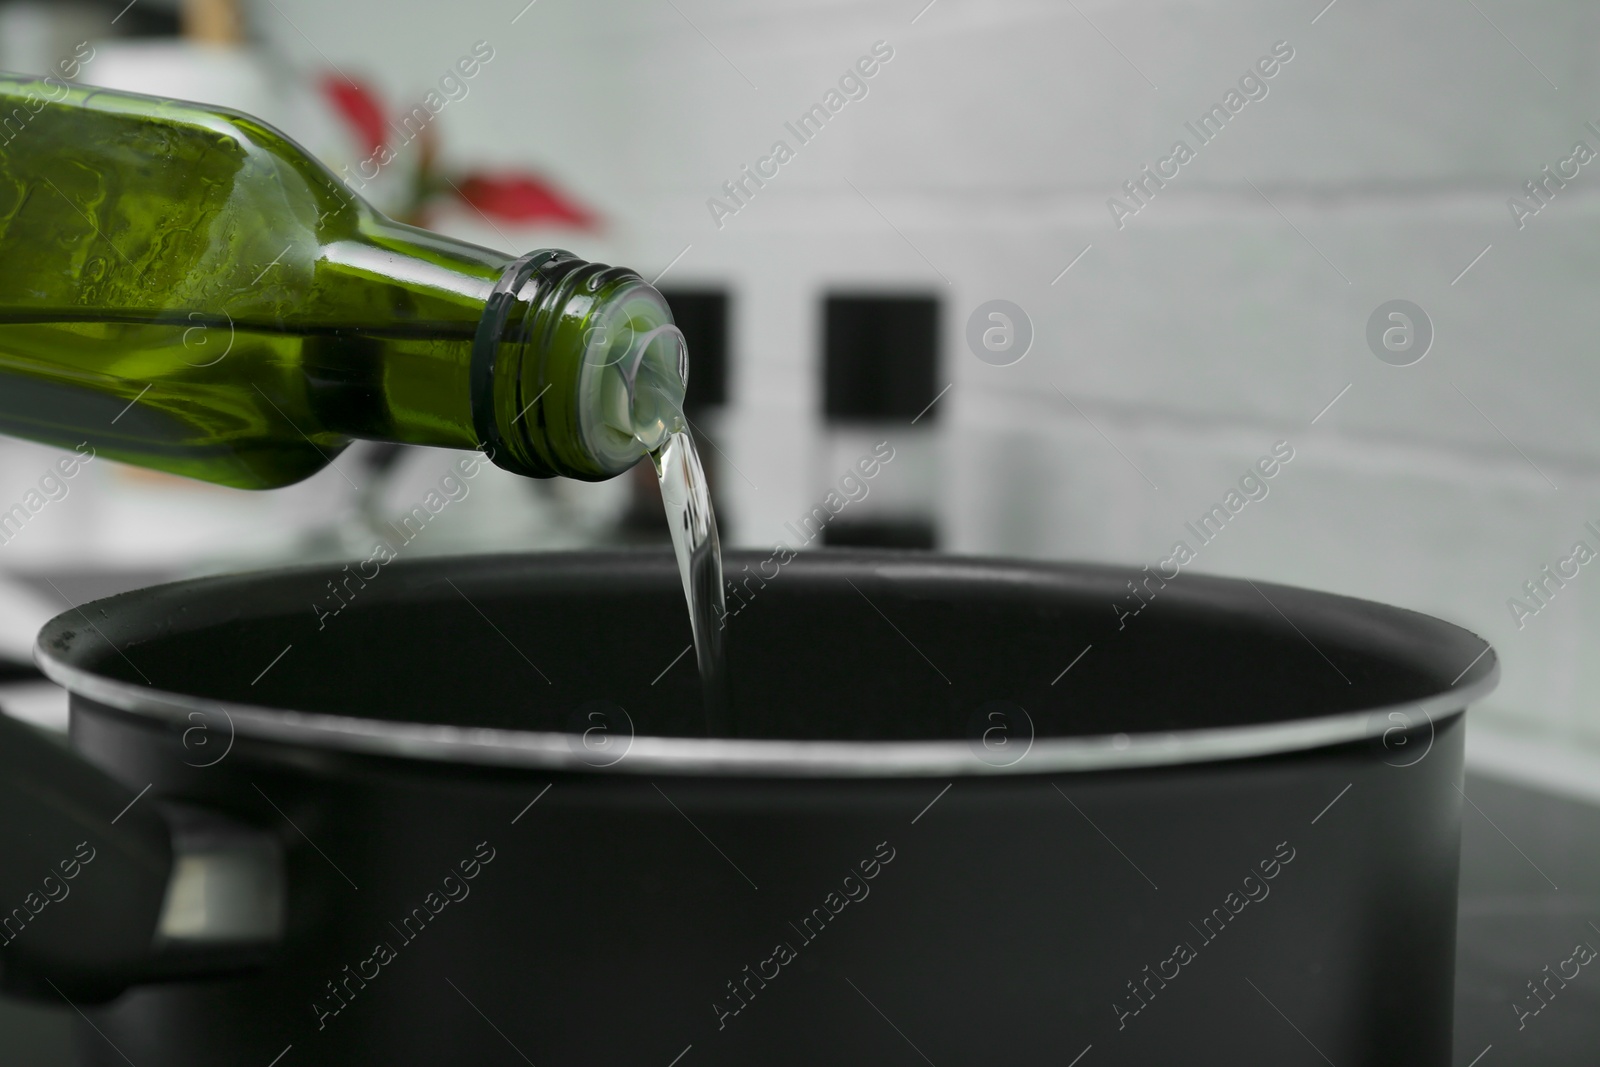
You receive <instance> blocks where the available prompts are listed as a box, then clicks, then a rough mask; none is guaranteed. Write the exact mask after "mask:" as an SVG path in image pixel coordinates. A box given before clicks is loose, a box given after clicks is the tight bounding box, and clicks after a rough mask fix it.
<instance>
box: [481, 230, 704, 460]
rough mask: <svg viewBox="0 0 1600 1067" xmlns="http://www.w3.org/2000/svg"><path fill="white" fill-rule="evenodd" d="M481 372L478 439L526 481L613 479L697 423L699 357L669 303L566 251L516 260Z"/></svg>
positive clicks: (487, 322) (498, 294)
mask: <svg viewBox="0 0 1600 1067" xmlns="http://www.w3.org/2000/svg"><path fill="white" fill-rule="evenodd" d="M471 375H472V403H473V423H474V427H475V428H476V430H477V431H478V436H479V440H481V441H482V442H483V443H484V447H485V450H486V451H487V452H488V453H489V455H490V456H491V457H492V458H493V459H494V462H495V463H496V464H497V465H499V466H501V467H504V468H506V469H507V470H511V471H515V472H516V473H518V474H527V475H532V476H534V477H550V476H551V475H564V476H566V477H569V478H581V479H587V480H598V479H602V478H611V477H614V476H615V475H618V474H621V473H622V472H623V471H625V470H627V469H628V468H629V467H632V466H633V465H634V464H635V463H637V462H638V461H639V460H640V459H641V458H642V457H643V456H644V455H645V454H646V453H647V452H653V451H655V450H656V449H658V448H660V447H661V445H662V444H664V443H665V442H666V439H667V437H668V436H669V435H670V434H672V433H674V432H676V431H678V430H681V429H683V428H684V425H685V421H686V420H685V419H684V417H683V397H684V390H685V388H686V386H687V383H688V376H689V360H688V352H687V349H686V346H685V344H684V339H683V334H682V333H681V332H680V331H679V330H678V328H677V327H676V326H675V325H673V322H672V311H671V310H670V309H669V308H668V307H667V302H666V300H665V299H664V298H663V297H662V295H661V294H660V293H658V292H657V291H656V290H655V289H654V288H653V287H652V286H650V285H648V284H646V283H645V281H644V280H643V279H641V278H640V277H639V275H637V274H635V273H634V272H633V271H631V270H627V269H625V268H621V267H608V266H605V265H604V264H599V263H585V262H583V261H582V260H580V259H578V258H577V257H576V256H574V255H573V254H572V253H570V252H564V251H560V250H557V249H546V250H542V251H539V252H530V253H528V254H527V255H526V256H523V257H521V258H520V259H517V260H515V261H513V262H512V263H509V264H507V266H506V268H505V270H504V271H503V272H502V274H501V277H500V280H499V281H498V282H497V283H496V284H495V287H494V291H493V293H492V294H491V296H490V298H489V301H488V304H487V306H486V308H485V312H484V316H483V318H482V319H481V320H480V322H479V324H478V332H477V336H476V339H475V341H474V347H473V356H472V367H471Z"/></svg>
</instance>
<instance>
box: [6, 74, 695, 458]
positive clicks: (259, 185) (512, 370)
mask: <svg viewBox="0 0 1600 1067" xmlns="http://www.w3.org/2000/svg"><path fill="white" fill-rule="evenodd" d="M687 373H688V365H687V360H686V354H685V352H684V349H683V344H682V336H681V335H680V334H679V333H678V331H677V329H676V328H675V327H674V326H673V325H672V316H671V314H670V312H669V311H668V309H667V306H666V303H665V302H664V301H663V300H662V298H661V296H660V294H659V293H657V292H656V291H655V290H654V289H653V288H652V287H651V286H649V285H647V284H646V283H645V282H644V281H643V280H642V279H641V278H640V277H639V276H638V275H637V274H635V273H634V272H632V271H629V270H625V269H622V268H617V267H608V266H605V265H603V264H596V263H586V262H584V261H582V260H580V259H578V258H577V257H575V256H573V255H572V254H571V253H569V252H561V251H550V250H547V251H541V252H534V253H531V254H529V255H525V256H522V257H519V258H512V257H510V256H507V255H503V254H501V253H499V252H494V251H491V250H489V249H486V248H480V247H478V246H476V245H471V244H467V243H465V242H462V241H456V240H452V239H450V238H448V237H443V236H440V235H438V234H434V233H429V232H427V231H425V230H420V229H416V228H414V227H411V226H406V225H402V224H400V223H397V222H394V221H392V220H390V219H388V218H385V217H384V216H383V215H381V214H379V213H378V212H377V211H375V210H374V209H373V208H371V207H370V206H368V205H367V204H366V203H365V202H363V201H362V200H361V199H360V198H359V197H357V196H356V195H355V194H354V193H352V192H351V191H350V189H349V188H348V186H346V185H345V184H344V183H343V182H341V181H339V179H337V178H336V177H335V176H334V175H333V174H332V173H331V172H329V171H328V169H327V168H325V167H324V166H323V165H322V164H320V163H318V162H317V161H315V160H314V159H312V158H311V157H310V156H308V155H307V154H306V152H305V151H304V150H303V149H301V148H300V147H299V146H297V145H296V144H295V143H294V142H292V141H290V140H289V139H288V138H287V137H285V136H284V135H283V134H282V133H280V132H278V131H277V130H275V129H273V128H272V127H270V126H268V125H266V124H265V123H262V122H260V121H258V120H256V119H253V118H250V117H249V116H247V115H243V114H239V113H237V112H233V111H228V110H224V109H220V108H212V107H206V106H202V105H197V104H188V103H181V102H177V101H170V100H157V99H153V98H149V97H142V96H135V95H132V94H127V93H119V92H108V91H104V90H98V89H91V88H85V87H80V86H74V85H69V84H67V83H64V82H60V81H56V80H54V79H46V80H30V79H25V78H19V77H12V76H6V75H0V433H6V434H11V435H14V436H18V437H26V438H30V439H33V440H36V441H43V442H46V443H49V444H53V445H58V446H61V447H64V448H75V447H77V446H79V445H80V444H81V443H83V442H87V443H88V444H89V445H90V446H91V447H93V448H94V449H95V451H96V453H97V454H100V455H103V456H107V457H110V458H113V459H118V460H122V461H125V462H128V463H133V464H137V465H139V466H143V467H151V468H155V469H159V470H164V471H171V472H174V473H177V474H182V475H187V476H190V477H194V478H200V479H204V480H206V481H212V482H218V483H221V484H224V485H230V486H238V487H241V488H252V489H257V488H269V487H273V486H281V485H287V484H289V483H291V482H295V481H298V480H299V479H301V478H305V477H307V476H308V475H310V474H312V473H314V472H316V471H318V470H320V469H321V468H322V467H324V466H325V465H327V464H328V463H330V462H332V460H333V457H334V456H335V455H336V454H337V453H338V452H339V451H340V449H342V448H343V447H344V446H346V445H347V444H349V443H350V441H351V440H352V439H354V438H370V439H374V440H383V441H398V442H406V443H411V444H420V445H438V446H444V447H450V448H464V449H483V450H484V451H486V452H487V453H488V454H489V455H490V456H491V457H492V458H493V459H494V461H495V462H496V463H497V464H499V465H500V466H502V467H505V468H507V469H509V470H512V471H516V472H518V473H520V474H528V475H534V476H540V477H548V476H552V475H563V476H567V477H572V478H582V479H588V480H597V479H602V478H608V477H611V476H613V475H615V474H618V473H621V472H622V471H624V470H626V469H627V468H628V467H630V466H632V465H633V464H634V462H636V461H637V460H638V459H639V458H640V457H641V456H642V455H644V454H645V453H646V452H647V451H651V450H654V449H656V448H658V447H659V446H660V445H661V444H662V443H663V442H664V441H665V440H666V438H667V435H668V434H670V433H671V432H673V431H674V430H676V429H678V428H679V427H680V420H681V415H680V414H679V411H680V409H681V406H682V400H683V390H684V382H685V378H686V376H687Z"/></svg>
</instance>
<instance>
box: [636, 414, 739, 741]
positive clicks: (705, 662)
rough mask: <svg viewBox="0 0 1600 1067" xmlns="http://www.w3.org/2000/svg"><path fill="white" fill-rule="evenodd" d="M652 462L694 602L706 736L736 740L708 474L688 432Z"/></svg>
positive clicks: (685, 587)
mask: <svg viewBox="0 0 1600 1067" xmlns="http://www.w3.org/2000/svg"><path fill="white" fill-rule="evenodd" d="M650 459H651V461H652V462H654V463H655V467H656V475H657V477H658V478H659V479H660V482H661V503H662V504H663V505H664V506H665V507H666V510H667V525H668V526H669V527H670V528H671V530H672V547H673V551H674V552H675V553H676V555H677V557H678V574H679V576H680V577H681V578H682V579H683V593H684V596H685V597H687V598H688V601H689V621H690V625H691V626H692V627H693V630H694V651H695V661H696V662H697V663H698V664H699V667H700V688H701V690H702V692H703V693H704V698H705V710H706V734H707V736H709V737H731V736H733V733H732V729H733V724H732V723H731V722H730V720H729V713H728V674H727V664H726V662H725V658H726V656H725V649H724V645H723V637H724V633H723V629H722V620H723V616H724V614H725V612H726V610H727V609H726V602H725V600H724V594H723V589H722V546H721V544H720V543H719V542H718V540H717V517H716V515H715V514H714V513H713V512H712V510H711V493H710V488H709V487H708V486H707V484H706V474H705V469H704V468H703V467H702V466H701V465H700V455H699V453H698V452H697V451H695V447H694V438H693V437H691V436H690V434H689V431H688V430H682V429H680V430H677V431H675V432H673V433H672V434H670V435H669V436H668V437H667V440H666V442H665V443H664V444H662V445H661V447H660V448H657V449H656V450H655V451H653V452H651V453H650Z"/></svg>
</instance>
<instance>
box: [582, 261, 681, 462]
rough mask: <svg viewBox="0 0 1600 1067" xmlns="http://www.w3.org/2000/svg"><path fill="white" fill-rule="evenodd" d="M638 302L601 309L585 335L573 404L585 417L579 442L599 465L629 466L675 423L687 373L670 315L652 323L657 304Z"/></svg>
mask: <svg viewBox="0 0 1600 1067" xmlns="http://www.w3.org/2000/svg"><path fill="white" fill-rule="evenodd" d="M650 295H651V296H654V297H655V300H654V301H651V300H645V301H644V302H643V306H642V307H635V306H632V304H633V301H629V300H623V301H619V302H618V303H617V304H616V305H613V306H612V308H610V309H609V310H608V313H607V319H608V321H606V322H602V323H601V324H599V325H596V326H592V327H590V328H589V330H588V331H587V333H586V335H585V344H584V353H583V370H582V372H581V374H580V377H579V381H578V410H579V411H580V412H583V413H584V414H585V415H586V416H588V417H586V418H584V419H583V420H582V423H581V428H582V431H583V436H584V443H585V444H586V445H587V446H588V449H589V452H590V453H591V455H593V456H594V458H595V460H596V461H597V462H599V463H600V464H601V465H602V466H604V467H607V468H612V467H614V466H618V465H620V466H623V467H625V466H629V465H632V463H634V462H635V461H636V460H638V459H639V457H641V456H643V455H644V454H645V453H647V452H654V451H655V450H656V449H658V448H660V447H661V446H662V445H663V444H665V443H666V440H667V438H668V437H669V436H670V435H671V434H673V433H675V432H677V431H678V430H681V429H683V424H684V417H683V397H684V390H685V387H686V386H687V384H688V378H689V351H688V346H687V345H686V344H685V342H684V337H683V333H682V331H680V330H679V329H678V327H677V326H675V325H673V324H672V322H670V321H667V322H658V323H656V324H655V325H651V323H652V322H656V320H657V318H658V315H659V314H660V312H662V311H664V310H665V307H664V303H662V304H660V305H659V306H658V304H657V302H659V301H660V297H659V296H657V295H656V294H655V293H654V291H653V290H652V291H651V292H650Z"/></svg>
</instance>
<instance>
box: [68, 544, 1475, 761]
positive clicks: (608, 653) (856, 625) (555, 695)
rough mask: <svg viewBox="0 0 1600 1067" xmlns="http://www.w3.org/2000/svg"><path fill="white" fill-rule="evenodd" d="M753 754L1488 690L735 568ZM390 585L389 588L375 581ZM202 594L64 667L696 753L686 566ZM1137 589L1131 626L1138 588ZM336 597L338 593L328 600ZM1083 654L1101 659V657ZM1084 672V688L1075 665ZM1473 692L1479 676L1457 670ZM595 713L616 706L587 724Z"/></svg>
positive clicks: (1147, 590) (873, 576) (1240, 605)
mask: <svg viewBox="0 0 1600 1067" xmlns="http://www.w3.org/2000/svg"><path fill="white" fill-rule="evenodd" d="M726 568H727V574H728V577H729V579H730V580H731V581H732V582H734V583H735V584H736V585H737V586H738V587H739V588H740V590H741V598H742V607H741V606H740V603H741V598H730V608H733V609H735V610H736V611H737V613H736V614H730V617H729V619H728V620H727V626H728V631H729V632H728V649H729V667H730V675H731V693H732V702H733V707H734V709H735V716H736V720H737V723H738V728H737V730H738V735H739V736H740V737H742V738H749V739H767V738H770V739H800V740H862V741H867V740H871V741H889V740H949V739H963V738H967V737H970V736H971V735H972V730H973V724H974V722H979V723H981V721H982V719H983V716H984V709H985V708H986V707H988V706H990V702H995V701H1000V702H1006V704H1007V705H1013V706H1021V707H1022V708H1024V709H1025V710H1026V711H1027V713H1028V715H1029V717H1030V718H1031V720H1032V722H1033V724H1034V728H1035V730H1036V731H1037V735H1038V736H1039V737H1041V738H1044V737H1071V736H1087V735H1104V734H1114V733H1128V734H1138V733H1146V732H1165V731H1182V730H1188V729H1196V728H1214V727H1229V726H1245V725H1254V724H1263V723H1273V722H1282V721H1287V720H1293V719H1304V718H1313V717H1318V716H1325V715H1332V714H1337V713H1341V712H1359V711H1363V710H1367V709H1372V708H1378V707H1383V706H1387V705H1393V704H1397V703H1403V702H1409V701H1416V700H1423V699H1427V698H1430V697H1436V696H1438V695H1439V694H1441V693H1444V692H1447V691H1449V690H1452V689H1457V690H1462V691H1463V703H1464V702H1465V696H1466V692H1465V691H1466V690H1468V689H1469V688H1471V687H1474V686H1476V685H1478V684H1479V683H1484V682H1486V681H1487V680H1489V679H1490V678H1491V676H1492V675H1493V673H1494V671H1495V669H1496V668H1495V657H1494V655H1493V653H1492V652H1488V650H1487V646H1486V645H1485V644H1484V643H1483V641H1482V640H1480V639H1479V638H1477V637H1475V636H1474V635H1473V634H1471V633H1469V632H1467V631H1465V630H1462V629H1460V628H1458V627H1455V626H1452V625H1450V624H1447V623H1444V622H1440V621H1439V620H1436V619H1433V618H1430V617H1427V616H1424V615H1419V614H1416V613H1414V612H1409V611H1404V610H1401V609H1398V608H1391V607H1386V606H1383V605H1379V604H1373V603H1370V602H1366V601H1359V600H1353V599H1349V598H1344V597H1336V596H1332V595H1329V594H1325V593H1315V592H1310V591H1306V590H1299V589H1291V588H1287V587H1283V586H1275V585H1268V584H1265V583H1255V584H1252V583H1249V582H1244V581H1235V580H1231V579H1219V578H1209V577H1204V576H1197V575H1183V576H1181V577H1179V578H1177V579H1176V580H1174V581H1171V582H1168V583H1166V584H1165V585H1164V587H1163V586H1161V585H1159V584H1158V583H1157V582H1156V581H1154V580H1150V579H1149V577H1148V575H1147V574H1144V573H1141V572H1136V571H1132V570H1124V569H1118V568H1105V567H1088V566H1077V565H1045V564H1032V563H1019V562H1004V561H989V560H968V559H959V558H951V557H942V556H932V555H926V554H895V553H867V552H849V553H843V552H826V551H824V552H814V553H805V554H802V555H800V556H798V557H796V558H794V559H792V560H790V561H789V562H786V563H781V564H780V563H778V562H777V560H776V559H775V558H774V557H773V556H772V555H771V554H770V553H730V554H729V556H728V559H727V561H726ZM374 571H376V573H375V574H374ZM365 573H366V574H367V575H369V576H370V577H367V578H365V579H364V578H363V577H362V576H361V575H362V572H361V570H360V569H359V568H357V567H355V566H352V567H350V568H348V569H346V570H339V569H337V568H333V567H317V568H304V569H297V570H292V571H279V572H266V573H259V574H246V575H236V576H226V577H220V578H205V579H198V580H194V581H188V582H180V583H175V584H173V585H167V586H159V587H155V588H152V589H146V590H140V591H138V592H134V593H129V594H125V595H123V596H119V597H113V598H111V599H108V600H104V601H100V602H98V603H95V604H91V605H86V606H85V607H84V608H82V609H80V610H78V611H73V612H69V613H67V614H65V615H62V616H61V617H59V618H57V619H56V620H54V621H53V622H52V623H51V624H50V625H49V626H48V627H46V629H45V630H44V632H43V633H42V634H41V636H40V654H41V656H42V657H43V658H44V659H45V660H47V661H54V662H56V663H59V664H62V665H65V666H67V667H70V668H76V669H78V670H81V671H86V672H89V673H91V674H95V675H99V676H101V677H104V678H108V679H113V680H117V681H121V682H124V683H130V684H131V685H134V686H139V687H149V688H153V689H156V690H162V691H166V692H169V693H175V694H182V695H185V696H192V697H198V698H204V699H206V700H220V701H227V702H230V703H237V704H245V705H253V706H257V707H268V708H278V709H288V710H295V711H305V712H324V713H331V714H338V715H348V716H358V717H365V718H371V719H380V720H391V721H400V722H407V723H437V724H445V725H451V726H459V727H495V728H501V729H517V730H540V731H551V730H553V731H563V730H582V729H583V728H584V722H585V716H586V714H587V713H588V711H589V710H593V709H594V708H596V707H602V706H605V707H610V706H616V705H620V706H621V707H622V708H624V709H625V710H626V711H627V714H628V716H629V718H630V719H631V721H632V723H633V725H634V728H635V729H636V731H637V732H638V733H639V734H641V735H644V734H651V735H663V736H689V737H693V736H701V735H703V725H702V720H701V716H700V706H699V682H698V678H697V676H696V673H695V661H694V654H693V652H692V651H690V652H685V650H686V648H688V646H689V643H690V633H689V624H688V617H687V612H686V610H685V607H684V601H683V591H682V587H681V586H680V585H679V581H678V576H677V572H676V570H675V569H674V566H673V563H672V560H671V558H670V556H668V555H667V554H665V553H655V552H612V553H556V554H538V555H520V556H498V557H476V558H458V559H428V560H420V561H399V562H394V563H391V564H388V565H387V566H384V567H382V568H381V569H377V568H376V567H375V566H369V567H368V568H367V569H366V570H365ZM1129 581H1135V582H1138V583H1140V588H1141V592H1142V594H1143V596H1144V597H1145V598H1147V601H1148V602H1147V604H1146V606H1145V607H1144V608H1143V610H1142V611H1140V612H1139V613H1138V614H1136V615H1131V614H1130V615H1124V614H1122V613H1123V612H1128V611H1130V610H1131V609H1133V608H1135V607H1137V606H1138V605H1139V603H1140V602H1141V601H1140V600H1136V599H1134V598H1133V597H1132V596H1131V595H1130V592H1129V588H1128V585H1127V583H1128V582H1129ZM336 594H337V595H336ZM1086 649H1087V651H1085V650H1086ZM1069 665H1070V669H1069ZM1463 672H1464V673H1463ZM595 701H605V702H608V703H607V705H596V704H594V702H595Z"/></svg>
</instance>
